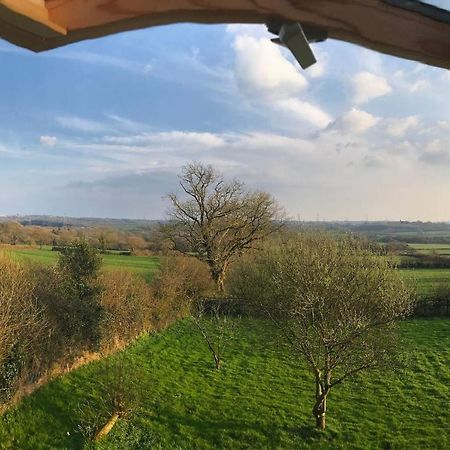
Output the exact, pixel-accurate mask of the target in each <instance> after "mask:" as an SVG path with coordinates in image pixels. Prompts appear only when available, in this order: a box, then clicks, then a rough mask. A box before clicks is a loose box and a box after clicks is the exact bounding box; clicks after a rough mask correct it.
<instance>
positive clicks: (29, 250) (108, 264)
mask: <svg viewBox="0 0 450 450" xmlns="http://www.w3.org/2000/svg"><path fill="white" fill-rule="evenodd" d="M2 249H3V250H5V251H6V252H8V253H9V254H11V255H12V256H13V257H15V258H17V259H18V260H19V261H32V262H35V263H38V264H44V265H52V264H55V263H56V262H57V260H58V256H59V253H58V252H56V251H52V250H51V248H49V247H44V248H42V249H40V248H37V247H26V246H7V247H0V250H2ZM102 259H103V268H104V269H105V270H129V271H131V272H134V273H137V274H139V275H142V276H144V277H145V278H146V279H148V280H149V279H151V277H152V275H153V274H154V273H155V272H156V271H157V270H158V267H159V258H158V257H157V256H134V255H129V256H127V255H118V254H116V255H114V254H111V255H110V254H108V255H102Z"/></svg>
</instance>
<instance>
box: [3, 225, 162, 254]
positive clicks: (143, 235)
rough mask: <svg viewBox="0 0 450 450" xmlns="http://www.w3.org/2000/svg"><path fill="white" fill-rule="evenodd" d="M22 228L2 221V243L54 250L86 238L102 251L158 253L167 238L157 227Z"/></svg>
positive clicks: (31, 226) (34, 226) (30, 226)
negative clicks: (138, 229)
mask: <svg viewBox="0 0 450 450" xmlns="http://www.w3.org/2000/svg"><path fill="white" fill-rule="evenodd" d="M36 222H38V223H40V224H33V225H23V224H21V223H19V222H14V221H9V222H0V244H9V245H39V246H44V245H45V246H52V247H54V248H59V247H65V246H67V245H68V244H70V243H71V242H72V241H74V240H75V239H79V238H83V239H85V240H86V241H87V242H88V243H89V244H90V245H92V246H93V247H95V248H97V249H99V250H100V251H101V252H103V253H104V252H106V251H107V250H118V251H121V252H131V253H149V252H159V251H161V249H162V248H163V247H164V238H163V236H162V235H161V233H160V232H159V228H158V227H157V226H156V225H154V226H152V227H149V228H147V229H142V230H140V231H133V232H132V231H125V230H119V229H115V228H108V227H105V226H91V227H75V226H67V225H66V226H55V225H53V226H51V227H48V226H44V222H43V221H39V220H36Z"/></svg>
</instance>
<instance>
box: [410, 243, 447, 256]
mask: <svg viewBox="0 0 450 450" xmlns="http://www.w3.org/2000/svg"><path fill="white" fill-rule="evenodd" d="M408 247H411V248H412V249H414V250H416V251H418V252H419V253H423V254H426V255H431V254H433V253H435V254H437V255H442V256H450V245H449V244H414V243H409V244H408Z"/></svg>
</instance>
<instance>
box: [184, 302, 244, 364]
mask: <svg viewBox="0 0 450 450" xmlns="http://www.w3.org/2000/svg"><path fill="white" fill-rule="evenodd" d="M227 306H228V304H224V303H222V302H220V301H218V300H217V299H212V300H211V301H207V300H201V301H199V302H197V304H196V305H195V306H194V311H193V314H192V317H193V319H194V322H195V324H196V325H197V328H198V330H199V331H200V333H201V335H202V337H203V339H204V341H205V342H206V345H207V346H208V349H209V351H210V353H211V355H212V357H213V358H214V364H215V367H216V369H217V370H219V369H220V368H221V366H222V360H223V355H224V353H225V349H226V347H227V344H228V342H229V341H230V340H231V339H233V337H234V334H235V331H236V327H237V325H238V323H239V317H234V318H232V317H230V315H229V311H227Z"/></svg>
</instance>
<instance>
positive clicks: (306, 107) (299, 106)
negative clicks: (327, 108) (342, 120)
mask: <svg viewBox="0 0 450 450" xmlns="http://www.w3.org/2000/svg"><path fill="white" fill-rule="evenodd" d="M274 107H276V108H278V109H279V110H281V111H284V112H286V113H287V114H288V115H291V116H292V119H293V120H301V121H305V122H308V123H310V124H312V125H314V126H316V127H318V128H325V127H326V126H327V125H329V124H330V122H331V120H332V119H331V117H330V116H329V115H328V114H327V113H326V112H324V111H323V110H322V109H320V108H319V107H318V106H315V105H313V104H312V103H309V102H305V101H302V100H298V99H297V98H288V99H281V100H279V101H277V102H275V103H274Z"/></svg>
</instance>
